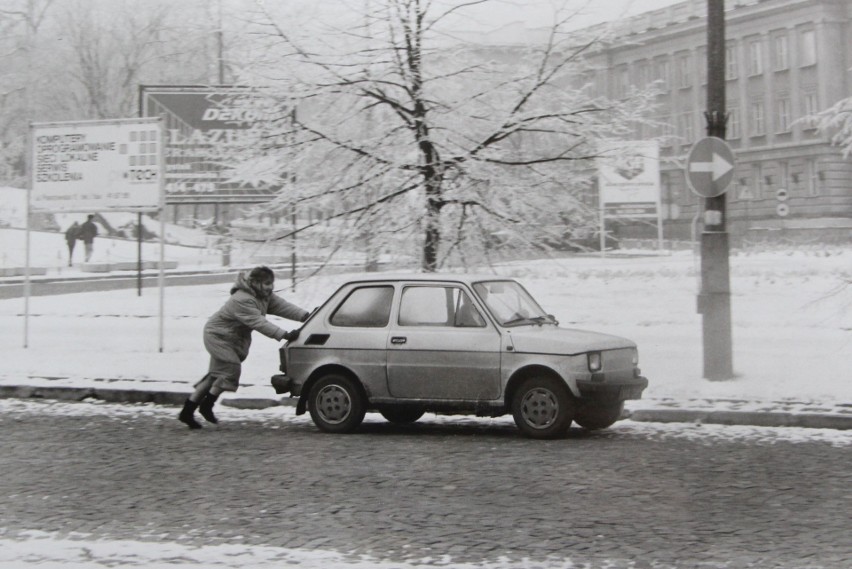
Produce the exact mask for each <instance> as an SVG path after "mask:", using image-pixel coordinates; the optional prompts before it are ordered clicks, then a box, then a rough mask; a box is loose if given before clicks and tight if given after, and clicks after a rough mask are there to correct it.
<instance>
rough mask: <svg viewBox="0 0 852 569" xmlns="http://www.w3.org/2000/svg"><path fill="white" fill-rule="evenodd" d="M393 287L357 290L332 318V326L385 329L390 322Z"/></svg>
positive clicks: (369, 287) (373, 287)
mask: <svg viewBox="0 0 852 569" xmlns="http://www.w3.org/2000/svg"><path fill="white" fill-rule="evenodd" d="M392 302H393V287H392V286H365V287H360V288H356V289H355V290H353V291H352V292H350V293H349V295H348V296H347V297H346V299H345V300H344V301H343V302H341V303H340V306H338V307H337V310H335V311H334V314H332V316H331V320H330V322H331V324H332V326H354V327H364V328H383V327H385V326H387V325H388V322H389V321H390V312H391V303H392Z"/></svg>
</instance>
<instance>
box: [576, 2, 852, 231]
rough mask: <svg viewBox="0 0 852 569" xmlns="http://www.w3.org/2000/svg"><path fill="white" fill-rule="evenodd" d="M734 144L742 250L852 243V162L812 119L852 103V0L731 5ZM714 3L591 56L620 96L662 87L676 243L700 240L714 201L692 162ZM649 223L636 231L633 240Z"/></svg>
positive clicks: (623, 36)
mask: <svg viewBox="0 0 852 569" xmlns="http://www.w3.org/2000/svg"><path fill="white" fill-rule="evenodd" d="M725 4H726V6H725V9H726V12H725V39H726V53H725V77H726V100H727V101H726V106H727V112H728V113H729V116H728V122H727V132H726V137H725V138H726V140H727V141H728V143H729V144H730V146H731V147H732V148H733V149H734V153H735V157H736V166H735V175H734V178H733V182H732V184H731V186H730V187H729V189H728V193H727V196H728V197H727V221H728V229H729V231H730V232H731V235H732V239H733V240H734V242H735V243H743V242H755V241H773V240H775V241H777V240H791V241H797V242H809V241H819V242H826V241H846V242H848V241H850V240H852V159H850V158H846V159H844V157H843V155H842V152H841V149H840V148H838V147H837V146H832V145H831V144H830V143H829V139H828V136H827V135H825V134H823V133H820V132H819V131H818V130H817V129H816V128H815V124H814V122H813V121H808V120H806V118H805V117H807V116H809V115H812V114H814V113H816V112H818V111H820V110H822V109H825V108H827V107H829V106H831V105H832V104H834V103H836V102H837V101H839V100H841V99H843V98H847V97H850V96H852V88H851V87H852V34H850V27H852V0H727V2H726V3H725ZM706 18H707V3H706V0H687V1H685V2H681V3H678V4H675V5H673V6H670V7H668V8H664V9H660V10H655V11H652V12H648V13H644V14H640V15H639V16H636V17H633V18H630V19H628V20H626V21H624V22H623V23H622V24H620V27H619V29H618V33H617V40H616V41H614V42H613V43H612V44H610V45H609V46H608V47H607V48H606V49H603V50H600V51H598V52H596V53H594V54H592V55H591V56H590V62H591V64H592V67H593V68H594V69H595V71H594V81H595V88H596V89H597V90H598V92H599V93H600V94H605V95H607V96H608V97H611V98H622V97H627V96H628V95H629V93H630V90H631V89H632V88H644V87H646V86H648V85H651V84H652V83H655V84H656V85H657V86H658V87H659V88H660V89H661V92H660V95H659V96H658V103H659V105H658V107H657V108H658V114H657V116H655V117H653V118H654V119H655V124H653V125H643V126H642V127H637V132H636V137H637V138H638V139H648V138H655V137H660V139H661V140H662V153H661V154H662V158H663V159H662V160H661V187H662V203H663V212H664V218H665V222H664V235H665V237H666V238H667V239H689V238H690V237H691V235H692V232H693V228H694V227H695V225H694V224H693V218H695V217H696V215H697V214H700V213H701V208H702V207H703V199H700V198H698V197H697V196H696V195H695V194H693V193H692V192H691V190H690V189H689V188H688V187H687V183H686V179H685V176H684V169H683V166H684V164H683V161H684V159H685V157H686V154H687V153H688V151H689V149H690V147H691V145H692V144H693V143H695V141H697V140H699V139H700V138H703V137H704V136H706V121H705V119H704V110H705V109H706V107H707V49H706V45H707V37H706V34H707V19H706ZM647 231H648V228H647V226H644V228H643V227H642V226H638V225H636V226H634V225H631V224H630V223H625V224H622V225H620V226H619V227H618V228H617V232H618V233H619V235H620V236H621V237H643V236H645V233H647Z"/></svg>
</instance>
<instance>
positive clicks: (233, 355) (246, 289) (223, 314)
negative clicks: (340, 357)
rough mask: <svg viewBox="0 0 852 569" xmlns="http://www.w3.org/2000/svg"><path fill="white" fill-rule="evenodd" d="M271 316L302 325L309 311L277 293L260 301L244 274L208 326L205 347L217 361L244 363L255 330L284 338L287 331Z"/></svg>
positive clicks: (239, 276)
mask: <svg viewBox="0 0 852 569" xmlns="http://www.w3.org/2000/svg"><path fill="white" fill-rule="evenodd" d="M267 313H268V314H274V315H276V316H280V317H282V318H287V319H288V320H296V321H299V322H302V321H304V320H306V319H307V317H308V312H307V311H306V310H303V309H301V308H299V307H298V306H296V305H294V304H290V303H289V302H287V301H286V300H284V299H283V298H281V297H280V296H278V295H276V294H275V293H273V294H271V295H270V296H269V298H268V299H262V298H258V297H257V296H256V294H255V292H254V290H252V288H251V285H249V282H248V278H247V277H246V275H245V274H244V273H240V274H239V275H238V276H237V281H236V283H234V286H233V287H231V297H230V298H229V299H228V300H227V301H226V302H225V304H224V305H223V306H222V308H220V309H219V310H218V311H217V312H216V313H215V314H213V316H211V317H210V318H209V319H208V320H207V323H206V324H205V325H204V347H205V348H206V349H207V351H208V352H210V355H211V356H212V357H213V358H215V359H218V360H222V361H226V362H230V363H240V362H242V361H243V360H245V359H246V357H247V356H248V353H249V347H250V346H251V333H252V331H253V330H257V331H258V332H260V333H261V334H263V335H264V336H269V337H270V338H273V339H275V340H281V339H283V337H284V334H285V330H284V329H282V328H279V327H278V326H276V325H275V324H273V323H272V322H270V321H269V320H267V319H266V314H267Z"/></svg>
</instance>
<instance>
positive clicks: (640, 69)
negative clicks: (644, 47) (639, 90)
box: [636, 61, 651, 88]
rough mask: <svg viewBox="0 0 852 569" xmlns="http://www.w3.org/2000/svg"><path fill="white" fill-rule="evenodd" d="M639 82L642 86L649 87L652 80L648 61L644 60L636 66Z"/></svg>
mask: <svg viewBox="0 0 852 569" xmlns="http://www.w3.org/2000/svg"><path fill="white" fill-rule="evenodd" d="M636 75H637V83H638V84H639V86H640V87H643V88H644V87H647V86H648V83H650V82H651V69H650V68H649V66H648V62H647V61H643V62H642V63H640V64H639V65H638V66H637V68H636Z"/></svg>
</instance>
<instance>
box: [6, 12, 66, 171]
mask: <svg viewBox="0 0 852 569" xmlns="http://www.w3.org/2000/svg"><path fill="white" fill-rule="evenodd" d="M53 3H54V0H10V1H8V2H6V3H4V4H3V5H2V6H0V133H2V134H0V179H6V180H10V181H12V182H19V181H20V180H18V179H16V178H17V176H19V175H22V174H23V170H24V168H23V156H24V141H25V140H26V134H25V133H26V129H27V123H28V121H30V120H32V119H33V116H34V113H35V110H36V109H37V100H38V97H39V94H40V92H41V90H40V84H41V83H42V81H41V76H40V74H39V73H38V70H37V68H36V67H37V64H38V62H39V61H40V54H39V34H40V32H41V30H42V28H43V25H44V23H45V20H46V18H47V17H48V14H49V13H50V9H51V7H52V5H53Z"/></svg>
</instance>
